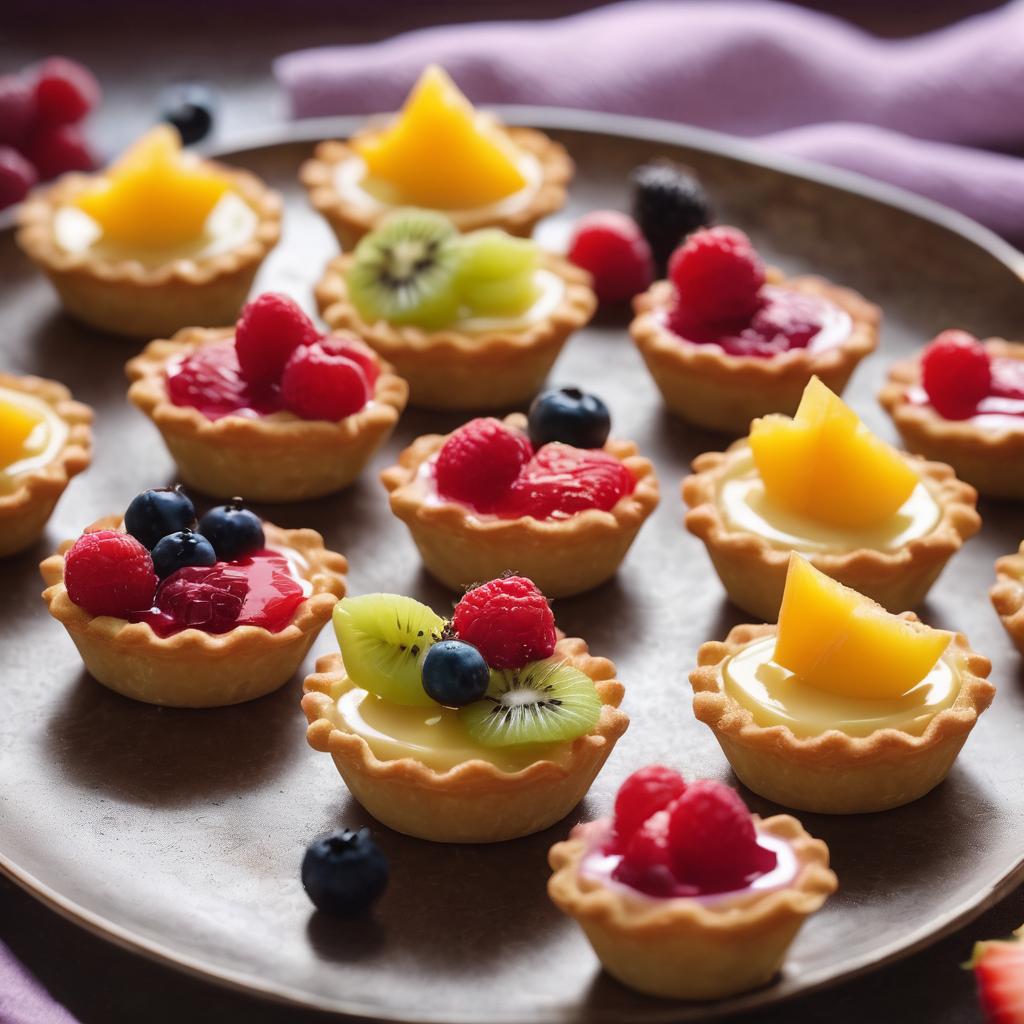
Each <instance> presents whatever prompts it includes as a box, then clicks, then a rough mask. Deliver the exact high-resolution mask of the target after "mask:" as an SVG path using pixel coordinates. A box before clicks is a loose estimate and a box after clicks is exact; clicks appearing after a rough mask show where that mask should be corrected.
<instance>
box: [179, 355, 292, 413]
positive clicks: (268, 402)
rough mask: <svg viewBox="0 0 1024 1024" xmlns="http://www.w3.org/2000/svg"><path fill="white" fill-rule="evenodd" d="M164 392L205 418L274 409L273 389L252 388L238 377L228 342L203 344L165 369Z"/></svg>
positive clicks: (276, 400) (277, 404)
mask: <svg viewBox="0 0 1024 1024" xmlns="http://www.w3.org/2000/svg"><path fill="white" fill-rule="evenodd" d="M167 394H168V397H169V398H170V400H171V401H172V402H173V403H174V404H175V405H183V406H190V407H191V408H193V409H196V410H197V411H199V412H201V413H202V414H203V415H204V416H205V417H206V418H207V419H209V420H219V419H220V418H221V417H223V416H231V415H235V416H267V415H269V414H270V413H272V412H278V411H279V410H280V409H281V408H282V406H281V396H280V393H279V391H278V389H277V388H267V389H260V390H257V389H254V388H252V387H251V386H250V384H249V382H248V381H247V380H246V379H245V378H244V377H243V376H242V371H241V368H240V367H239V365H238V355H237V353H236V350H235V345H234V343H233V342H232V341H230V340H227V341H223V342H221V343H219V344H216V345H204V346H203V347H202V348H200V349H196V351H195V352H193V353H192V354H191V355H190V356H187V357H186V358H184V359H182V360H180V361H179V362H175V363H172V364H170V365H169V366H168V368H167Z"/></svg>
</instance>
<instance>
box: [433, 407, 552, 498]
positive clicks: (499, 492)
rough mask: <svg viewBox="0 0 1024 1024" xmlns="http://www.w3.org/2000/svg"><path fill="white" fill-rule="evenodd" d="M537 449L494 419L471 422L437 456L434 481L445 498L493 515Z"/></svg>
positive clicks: (524, 436)
mask: <svg viewBox="0 0 1024 1024" xmlns="http://www.w3.org/2000/svg"><path fill="white" fill-rule="evenodd" d="M531 455H533V448H532V447H531V445H530V442H529V440H528V439H527V438H526V435H525V434H522V433H521V432H520V431H518V430H513V429H512V428H511V427H506V426H505V424H504V423H502V422H501V421H500V420H496V419H494V418H493V417H486V418H480V419H475V420H470V421H469V422H468V423H466V424H465V425H463V426H461V427H459V429H458V430H456V431H455V433H453V434H452V435H451V436H450V437H449V438H448V440H447V441H445V443H444V445H443V446H442V447H441V450H440V451H439V452H438V453H437V461H436V463H435V464H434V477H435V480H436V481H437V492H438V494H440V495H441V497H443V498H451V499H452V500H453V501H464V502H466V503H467V504H470V505H472V506H474V507H475V508H476V509H477V510H479V511H481V512H489V511H491V510H492V509H493V508H494V506H495V505H496V504H497V503H498V502H499V501H500V500H501V499H502V498H503V497H504V496H505V494H506V492H507V491H508V489H509V487H511V486H512V482H513V480H515V478H516V477H517V476H518V475H519V471H520V470H521V469H522V468H523V466H525V465H526V463H527V462H529V461H530V456H531Z"/></svg>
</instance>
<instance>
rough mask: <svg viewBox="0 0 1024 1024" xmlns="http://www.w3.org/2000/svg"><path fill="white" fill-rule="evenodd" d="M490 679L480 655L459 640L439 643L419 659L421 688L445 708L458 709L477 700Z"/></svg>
mask: <svg viewBox="0 0 1024 1024" xmlns="http://www.w3.org/2000/svg"><path fill="white" fill-rule="evenodd" d="M490 680H491V670H490V669H489V668H488V667H487V662H486V661H484V656H483V655H482V654H481V653H480V652H479V651H478V650H477V649H476V648H475V647H474V646H473V645H472V644H467V643H463V641H462V640H441V641H440V642H438V643H436V644H434V646H433V647H431V648H430V650H429V651H427V654H426V657H425V658H424V659H423V689H424V690H426V691H427V696H428V697H430V698H431V699H432V700H436V701H437V703H438V704H444V705H445V706H446V707H450V708H461V707H464V706H465V705H466V704H472V703H473V701H475V700H480V698H481V697H483V695H484V694H485V693H486V692H487V684H488V683H489V682H490Z"/></svg>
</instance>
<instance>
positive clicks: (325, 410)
mask: <svg viewBox="0 0 1024 1024" xmlns="http://www.w3.org/2000/svg"><path fill="white" fill-rule="evenodd" d="M281 398H282V399H283V401H284V406H285V408H286V409H290V410H291V411H292V412H293V413H295V415H296V416H301V417H302V418H303V419H305V420H332V421H335V420H343V419H344V418H345V417H346V416H351V415H352V414H353V413H356V412H359V410H360V409H362V407H363V406H364V405H366V403H367V402H368V401H369V399H370V385H369V384H367V382H366V374H364V373H363V369H362V367H361V366H360V365H359V364H358V363H357V362H355V361H354V360H352V359H349V358H348V357H347V356H344V355H336V354H335V353H333V352H328V351H327V350H325V349H324V347H323V346H322V345H320V344H319V343H314V344H312V345H306V346H303V347H300V348H297V349H296V350H295V351H294V352H293V353H292V354H291V358H290V359H289V360H288V362H287V364H286V365H285V368H284V373H283V374H282V376H281Z"/></svg>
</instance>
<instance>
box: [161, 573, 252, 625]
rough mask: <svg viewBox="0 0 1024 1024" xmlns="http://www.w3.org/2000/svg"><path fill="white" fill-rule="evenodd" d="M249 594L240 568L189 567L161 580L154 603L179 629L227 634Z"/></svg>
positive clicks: (246, 579) (235, 621) (247, 582)
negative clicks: (233, 569) (234, 569)
mask: <svg viewBox="0 0 1024 1024" xmlns="http://www.w3.org/2000/svg"><path fill="white" fill-rule="evenodd" d="M218 570H222V571H218ZM248 594H249V580H248V578H247V577H246V575H245V573H244V572H242V571H237V570H236V571H232V570H231V569H230V568H228V567H226V566H212V567H211V566H188V567H186V568H184V569H179V570H178V571H177V572H175V573H172V574H171V575H170V576H168V577H167V579H165V580H164V582H163V583H162V584H161V585H160V589H159V591H157V595H156V606H157V608H159V609H160V611H161V612H163V613H164V615H167V616H169V617H170V618H171V619H172V620H173V621H174V624H175V626H177V627H179V628H181V629H190V628H192V629H201V630H202V631H203V632H204V633H226V632H228V630H230V629H234V627H235V624H236V623H237V622H238V617H239V615H240V614H241V612H242V607H243V605H244V604H245V599H246V597H247V596H248Z"/></svg>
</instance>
